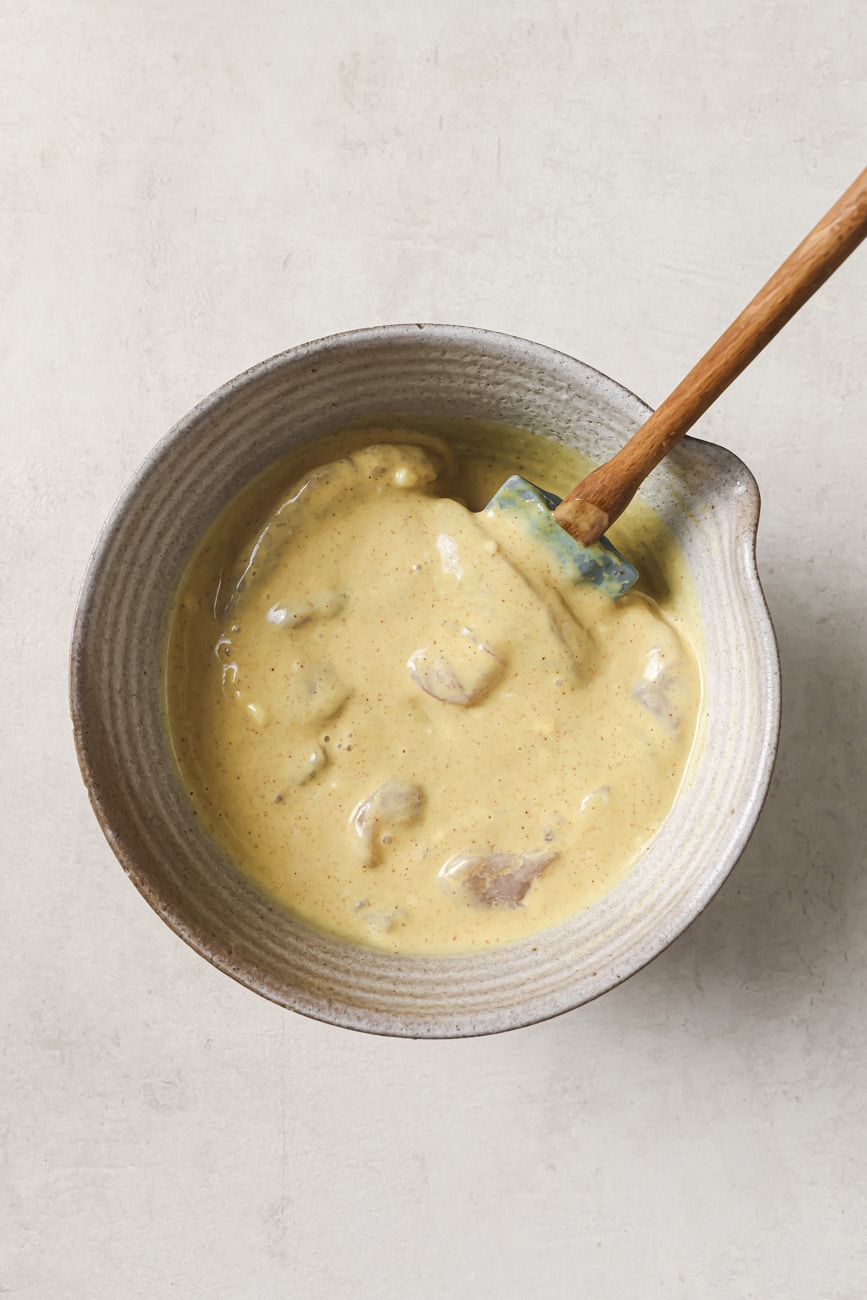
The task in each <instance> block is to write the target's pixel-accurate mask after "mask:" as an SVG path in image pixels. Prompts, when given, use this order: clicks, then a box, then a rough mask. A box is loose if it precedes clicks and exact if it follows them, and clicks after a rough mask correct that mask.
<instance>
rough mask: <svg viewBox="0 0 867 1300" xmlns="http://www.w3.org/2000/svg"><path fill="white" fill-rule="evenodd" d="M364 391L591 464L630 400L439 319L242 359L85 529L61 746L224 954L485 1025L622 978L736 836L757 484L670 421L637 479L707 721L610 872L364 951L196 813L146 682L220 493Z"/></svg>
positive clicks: (753, 635) (272, 986) (254, 971)
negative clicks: (559, 914)
mask: <svg viewBox="0 0 867 1300" xmlns="http://www.w3.org/2000/svg"><path fill="white" fill-rule="evenodd" d="M385 411H387V412H399V413H405V414H407V415H410V416H411V415H413V414H415V415H424V416H441V417H450V418H455V417H457V418H462V417H473V418H477V419H484V420H493V421H500V422H503V423H506V424H510V425H521V426H525V427H529V428H532V429H534V430H536V431H537V432H539V433H542V434H545V435H547V436H550V437H552V438H556V439H559V440H561V441H565V442H567V443H574V444H576V445H578V446H580V447H581V448H582V449H583V450H584V451H585V452H586V453H587V454H588V455H589V456H591V457H592V458H593V459H594V460H602V459H605V458H607V457H608V456H609V455H611V454H612V453H613V452H614V451H615V450H616V448H617V447H618V446H620V445H621V444H622V442H623V441H624V440H625V439H626V438H627V437H628V436H629V435H630V434H631V433H632V432H633V431H634V430H635V429H636V428H637V427H638V425H639V424H641V423H642V422H643V420H645V419H646V417H647V415H648V414H649V409H648V407H646V406H645V405H644V403H643V402H641V401H639V399H638V398H637V397H635V396H634V395H633V394H632V393H629V392H627V391H626V390H625V389H624V388H622V387H620V386H619V385H618V384H616V383H614V382H613V381H612V380H610V379H607V378H606V377H605V376H603V375H601V374H599V373H598V372H597V371H595V370H592V369H591V368H590V367H589V366H586V365H584V364H582V363H581V362H580V361H576V360H574V359H573V358H571V357H568V356H563V355H562V354H560V353H557V352H554V351H552V350H551V349H549V348H545V347H542V346H540V345H538V344H535V343H529V342H526V341H524V340H522V339H516V338H511V337H507V336H505V335H501V334H494V333H489V332H486V331H482V330H476V329H466V328H460V327H451V326H440V325H425V326H416V325H406V326H386V327H382V328H377V329H369V330H360V331H357V332H353V333H349V334H342V335H336V336H334V337H332V338H326V339H323V340H320V341H318V342H315V343H310V344H306V345H304V346H302V347H298V348H294V349H293V350H291V351H289V352H286V353H283V354H282V355H280V356H277V357H273V358H272V359H271V360H270V361H265V362H263V363H262V364H261V365H258V366H255V367H254V368H253V369H252V370H248V371H247V372H246V373H245V374H243V375H240V376H239V377H238V378H237V379H233V380H232V381H231V382H230V383H228V384H226V385H225V386H224V387H223V388H220V389H219V390H218V391H217V392H216V393H214V394H213V395H212V396H211V397H208V398H206V399H205V400H204V401H203V402H201V403H200V404H199V405H198V406H197V407H196V408H195V410H193V411H191V412H190V414H189V415H187V416H186V417H185V418H184V419H183V420H181V421H180V423H179V424H177V425H176V426H175V428H174V429H172V430H171V432H170V433H169V434H168V435H167V436H166V437H165V438H164V439H163V440H162V442H160V443H159V444H158V445H157V446H156V448H155V449H154V450H153V452H152V453H151V454H150V455H149V456H148V458H147V460H146V461H145V462H144V464H143V465H142V466H141V468H140V469H139V471H138V473H137V474H136V475H135V477H134V478H133V480H132V482H131V483H130V484H129V485H128V487H127V488H126V491H125V492H124V494H123V495H122V497H121V498H120V500H119V501H118V503H117V505H116V506H115V508H114V511H113V513H112V515H111V517H110V518H109V520H108V522H107V524H106V526H105V528H104V530H103V532H102V534H101V536H100V538H99V541H98V543H97V545H96V548H95V551H94V554H93V556H92V558H91V562H90V566H89V569H88V572H87V575H86V578H85V581H84V586H83V590H82V593H81V597H80V602H79V607H78V613H77V617H76V622H75V629H74V635H73V645H72V663H71V705H72V715H73V722H74V729H75V738H76V744H77V748H78V755H79V761H80V763H81V768H82V772H83V775H84V779H85V782H86V784H87V787H88V790H89V793H90V797H91V800H92V803H93V806H94V809H95V811H96V815H97V817H98V818H99V821H100V823H101V825H102V827H103V830H104V832H105V834H106V836H107V838H108V841H109V843H110V844H111V847H112V849H113V850H114V852H115V854H116V855H117V857H118V858H119V860H120V862H121V864H122V865H123V867H124V869H125V870H126V872H127V873H128V874H129V876H130V877H131V878H132V880H133V882H134V883H135V885H136V886H137V887H138V889H139V890H140V891H141V893H142V894H143V895H144V896H145V898H146V899H147V900H148V902H149V903H150V904H151V906H152V907H153V908H154V909H155V910H156V911H157V912H158V913H159V915H160V916H161V917H162V918H163V920H164V921H166V923H167V924H168V925H170V926H171V927H172V929H173V930H175V931H176V932H177V933H178V934H179V935H180V936H181V937H182V938H183V939H185V940H186V941H187V943H189V944H190V945H191V946H192V947H193V948H195V949H196V950H197V951H198V952H200V953H201V954H202V955H203V956H204V957H207V958H208V960H209V961H211V962H213V963H214V965H215V966H217V967H219V968H220V969H221V970H223V971H225V972H226V974H228V975H231V976H232V977H233V978H235V979H236V980H239V981H240V982H241V983H242V984H245V985H246V986H247V987H249V988H251V989H254V990H255V991H256V992H257V993H261V994H262V995H263V996H264V997H267V998H271V999H273V1000H274V1001H275V1002H278V1003H280V1004H282V1005H283V1006H285V1007H289V1008H292V1009H293V1010H295V1011H298V1012H301V1013H303V1014H305V1015H308V1016H313V1017H316V1018H317V1019H320V1020H324V1021H329V1022H331V1023H333V1024H336V1025H343V1026H346V1027H350V1028H353V1029H359V1030H367V1031H370V1032H375V1033H386V1034H396V1035H404V1036H411V1037H431V1038H433V1037H456V1036H461V1035H471V1034H482V1033H493V1032H497V1031H500V1030H505V1029H511V1028H515V1027H517V1026H519V1025H526V1024H529V1023H532V1022H534V1021H538V1020H541V1019H544V1018H546V1017H548V1016H553V1015H556V1014H558V1013H560V1012H563V1011H568V1010H570V1009H571V1008H574V1007H577V1006H579V1005H580V1004H581V1003H583V1002H587V1001H588V1000H589V999H591V998H595V997H597V996H598V995H599V994H600V993H604V992H605V991H606V990H607V989H610V988H612V987H613V986H614V985H616V984H618V983H620V981H621V980H624V979H626V977H627V976H629V975H632V974H633V973H634V972H635V971H636V970H638V969H639V968H640V967H641V966H643V965H644V964H645V963H646V962H648V961H650V960H651V958H652V957H654V956H655V955H656V954H657V953H659V952H660V951H661V950H662V949H663V948H664V947H665V946H666V945H667V944H669V943H670V942H671V941H672V939H674V938H675V936H676V935H678V934H679V933H680V932H681V931H682V930H683V929H684V927H685V926H687V925H688V924H689V922H690V921H691V920H693V918H694V917H695V916H696V915H697V914H698V913H699V912H700V911H701V910H702V908H703V907H704V906H705V904H706V903H707V902H708V900H709V899H710V898H711V897H712V896H713V894H714V893H715V892H716V890H717V889H719V887H720V885H721V884H722V882H723V880H724V879H725V877H726V876H727V875H728V873H729V871H730V870H731V868H732V866H733V865H734V863H735V861H736V860H737V858H738V856H739V854H740V853H741V851H742V849H743V847H744V845H745V843H746V841H747V839H748V837H749V835H750V832H751V830H752V828H753V825H754V823H755V821H756V818H757V817H758V814H759V811H760V808H761V805H762V802H763V800H764V797H765V794H766V791H767V787H768V783H769V780H770V775H771V768H772V764H773V759H774V753H775V748H776V743H777V734H778V719H779V668H778V659H777V651H776V645H775V640H774V635H773V630H772V627H771V622H770V619H769V616H768V612H767V608H766V605H765V601H764V598H763V596H762V591H761V587H760V585H759V580H758V576H757V572H756V561H755V535H756V526H757V523H758V514H759V494H758V490H757V487H756V484H755V481H754V480H753V478H752V476H751V474H750V473H749V471H748V470H747V469H746V468H745V466H744V465H743V464H742V463H741V462H740V461H739V460H738V459H737V458H736V457H735V456H733V455H732V454H731V453H730V452H728V451H726V450H724V449H723V448H721V447H717V446H713V445H711V444H708V443H705V442H699V441H696V440H694V439H689V438H688V439H686V440H685V441H684V442H683V443H682V444H681V446H680V447H678V448H677V449H676V451H675V452H674V453H672V454H671V455H670V456H669V458H668V459H667V460H666V461H665V462H664V464H663V465H662V466H660V467H659V469H658V470H656V472H655V473H654V474H653V475H652V476H651V479H650V481H649V482H648V483H647V484H646V487H645V490H644V495H645V496H646V498H647V499H648V500H649V501H650V503H651V504H652V505H653V506H655V507H656V508H657V509H658V510H659V511H660V512H661V514H662V515H663V517H664V518H665V520H666V522H667V523H668V524H669V525H670V527H672V528H673V529H674V532H675V533H676V535H677V537H678V539H679V541H680V544H681V546H682V547H683V550H684V552H685V554H686V557H687V560H688V562H689V565H690V568H691V570H692V574H693V577H694V580H695V584H696V587H697V590H698V594H699V599H700V604H701V610H702V619H703V634H704V643H705V653H706V673H707V706H708V721H707V732H706V736H705V742H704V747H703V750H702V751H701V753H700V755H699V756H698V758H697V759H696V760H695V770H694V772H693V773H692V780H691V781H690V783H689V784H688V787H687V788H686V789H685V790H684V791H683V793H682V794H681V797H680V798H679V799H678V801H677V803H676V805H675V807H674V810H673V811H672V813H671V815H670V817H669V818H668V820H667V821H666V823H665V824H664V826H663V827H662V829H661V831H660V832H659V834H658V835H657V837H656V838H655V840H654V841H653V843H652V845H651V846H650V848H649V849H648V851H647V852H646V853H645V854H644V855H643V856H642V857H641V858H640V860H639V861H638V863H637V865H636V866H635V867H634V869H633V870H632V871H631V872H630V874H629V875H628V876H627V877H626V879H625V880H624V881H623V882H622V883H621V884H620V885H619V886H618V887H617V888H615V889H614V890H613V891H612V892H611V893H610V894H609V895H608V896H607V897H606V898H604V899H603V901H601V902H600V903H598V904H597V905H596V906H594V907H592V908H591V909H589V910H588V911H585V912H582V913H580V914H579V915H577V916H575V917H574V919H572V920H571V921H569V922H568V923H566V924H563V925H560V926H558V927H556V928H554V929H551V930H548V931H546V932H544V933H542V934H541V935H537V936H535V937H534V938H533V939H532V940H528V941H525V942H521V943H518V944H515V945H513V946H510V947H507V948H502V949H499V950H497V951H494V952H486V953H477V954H471V955H467V956H458V957H439V958H437V957H397V956H392V955H386V954H382V953H379V952H375V951H373V950H371V949H367V948H362V947H359V946H355V945H352V944H348V943H343V942H340V941H338V940H336V939H333V938H330V937H329V936H326V935H323V934H320V933H318V932H315V931H313V930H310V929H309V928H307V927H305V926H304V925H303V924H302V923H300V922H299V921H297V920H295V919H294V918H293V917H292V916H291V915H290V914H289V913H288V912H286V911H284V910H282V909H281V908H279V907H278V906H276V905H275V904H274V903H272V902H271V901H269V900H268V899H267V898H266V897H264V896H263V895H262V894H260V893H259V892H257V891H256V889H255V888H254V887H253V886H252V885H250V884H248V883H247V882H246V881H245V879H243V878H242V877H241V876H240V875H239V874H238V873H237V872H236V871H235V870H234V869H233V868H232V867H231V865H230V864H229V863H228V862H227V861H226V860H225V858H224V856H223V855H222V853H221V852H220V850H218V849H217V847H216V846H215V845H214V844H213V843H212V842H211V841H210V840H209V839H208V838H207V837H206V836H205V835H204V834H203V833H202V831H201V829H200V827H199V825H198V823H197V821H196V818H195V817H194V816H193V814H192V810H191V807H190V805H189V804H188V802H187V800H186V797H185V794H184V792H183V790H182V789H181V786H180V781H179V777H178V775H177V771H176V768H175V765H174V762H173V759H172V756H171V753H170V751H169V745H168V741H167V736H166V732H165V727H164V717H163V705H162V696H161V679H160V663H161V646H162V639H163V635H164V631H165V627H166V622H167V616H168V613H169V609H170V606H171V603H172V598H173V594H174V592H175V589H176V587H177V584H178V581H179V579H180V576H181V572H182V570H183V568H184V565H185V564H186V562H187V560H188V559H189V557H190V554H191V552H192V550H193V549H194V547H195V545H196V543H197V541H198V540H199V539H200V537H201V536H202V534H203V532H204V530H205V529H206V528H207V526H208V525H209V524H210V522H211V521H212V520H213V519H214V517H215V516H216V515H217V513H218V512H219V511H220V510H221V509H222V507H223V506H224V505H225V504H226V503H227V502H228V501H229V499H230V498H231V497H232V496H234V494H235V493H236V492H238V490H239V489H240V488H241V487H243V486H244V484H245V483H247V482H248V481H249V480H250V479H251V478H252V477H253V476H254V475H256V474H258V473H259V472H260V471H261V470H262V469H264V468H265V467H266V466H267V465H269V464H270V463H271V462H272V461H273V460H275V458H277V457H278V456H281V455H282V454H283V453H284V452H286V451H287V450H288V449H289V448H291V447H293V446H296V445H298V444H301V443H306V442H309V441H311V440H315V439H316V438H318V437H320V436H321V435H322V434H324V433H327V432H329V431H331V430H333V429H335V428H337V427H340V426H341V425H344V424H347V423H349V422H350V421H352V420H355V419H358V418H360V417H362V416H364V415H368V414H371V413H382V412H385Z"/></svg>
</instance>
